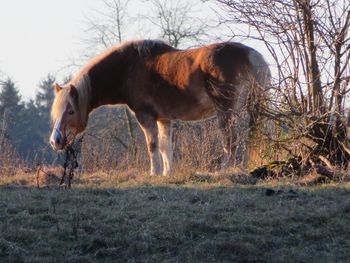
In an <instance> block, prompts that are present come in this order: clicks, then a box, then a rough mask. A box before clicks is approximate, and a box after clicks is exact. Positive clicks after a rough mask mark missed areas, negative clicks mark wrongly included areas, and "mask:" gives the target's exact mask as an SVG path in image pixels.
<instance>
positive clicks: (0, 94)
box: [0, 78, 24, 142]
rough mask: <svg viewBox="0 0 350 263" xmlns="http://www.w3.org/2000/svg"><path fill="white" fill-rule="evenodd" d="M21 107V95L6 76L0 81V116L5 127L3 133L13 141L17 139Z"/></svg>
mask: <svg viewBox="0 0 350 263" xmlns="http://www.w3.org/2000/svg"><path fill="white" fill-rule="evenodd" d="M23 108H24V107H23V104H22V103H21V96H20V95H19V91H18V89H17V88H16V86H15V83H14V82H13V81H12V80H11V79H10V78H7V79H6V80H5V81H3V82H2V83H1V90H0V118H1V119H2V121H3V122H4V123H6V127H7V128H6V131H4V133H5V134H6V136H7V137H8V138H10V139H11V140H12V141H13V142H16V141H18V140H19V138H18V136H16V135H17V133H18V132H19V128H20V119H21V116H22V113H23Z"/></svg>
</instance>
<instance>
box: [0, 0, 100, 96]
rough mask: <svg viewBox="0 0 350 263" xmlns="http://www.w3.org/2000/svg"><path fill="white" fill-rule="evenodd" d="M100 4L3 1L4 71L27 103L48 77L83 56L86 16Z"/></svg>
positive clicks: (0, 65) (0, 58) (0, 39)
mask: <svg viewBox="0 0 350 263" xmlns="http://www.w3.org/2000/svg"><path fill="white" fill-rule="evenodd" d="M99 3H101V2H100V1H98V0H60V1H55V0H0V71H2V72H4V73H5V74H6V75H8V76H9V77H11V78H13V80H15V83H16V84H17V86H18V88H19V89H20V92H21V94H22V96H23V97H24V98H25V99H28V98H29V97H33V96H34V94H35V90H36V88H37V86H38V83H39V81H40V80H41V79H42V78H43V77H45V76H46V75H47V74H48V73H54V74H57V73H58V74H59V73H60V72H62V71H63V70H62V68H64V67H65V66H66V65H67V64H68V63H69V59H70V58H71V57H72V56H74V55H75V54H76V53H77V52H79V48H80V44H79V40H80V39H81V38H82V37H83V30H84V15H86V14H87V13H88V12H89V10H91V8H96V7H97V5H98V4H99Z"/></svg>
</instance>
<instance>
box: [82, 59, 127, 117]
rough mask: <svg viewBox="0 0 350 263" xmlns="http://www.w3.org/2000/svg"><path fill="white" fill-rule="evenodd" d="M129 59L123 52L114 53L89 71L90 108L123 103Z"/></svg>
mask: <svg viewBox="0 0 350 263" xmlns="http://www.w3.org/2000/svg"><path fill="white" fill-rule="evenodd" d="M128 68H129V61H127V60H126V59H125V56H123V54H118V53H113V54H111V55H109V56H107V57H106V58H104V59H102V60H101V61H99V62H97V63H96V64H95V65H94V66H92V67H91V69H90V70H89V71H88V75H89V79H90V98H91V100H90V107H89V110H90V111H92V110H93V109H95V108H97V107H99V106H102V105H106V104H118V103H123V95H122V94H123V92H124V91H123V89H125V87H124V85H123V83H125V81H124V78H125V77H127V69H128Z"/></svg>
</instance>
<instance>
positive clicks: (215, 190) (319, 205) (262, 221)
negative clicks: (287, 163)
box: [0, 176, 350, 262]
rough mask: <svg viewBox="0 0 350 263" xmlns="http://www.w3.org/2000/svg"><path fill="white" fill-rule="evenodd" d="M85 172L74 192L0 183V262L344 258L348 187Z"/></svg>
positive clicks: (349, 241) (348, 241) (347, 256)
mask: <svg viewBox="0 0 350 263" xmlns="http://www.w3.org/2000/svg"><path fill="white" fill-rule="evenodd" d="M92 178H93V176H91V177H88V178H77V180H76V181H75V182H73V187H76V188H75V189H64V188H58V187H51V188H47V187H44V188H41V189H37V188H36V187H35V186H34V184H30V183H26V184H25V186H20V182H22V183H24V181H19V183H18V184H16V183H14V181H13V180H12V181H9V182H7V183H6V182H5V181H3V183H2V185H3V186H2V187H0V262H53V261H56V262H341V261H343V262H347V261H349V260H350V252H349V251H350V232H349V231H348V222H349V220H350V190H349V188H348V187H347V186H346V185H333V186H326V185H322V186H318V187H309V188H307V187H297V186H295V185H294V186H288V185H286V184H278V185H276V184H271V183H258V184H255V185H254V184H253V185H252V184H235V183H233V181H232V180H229V181H225V180H226V179H227V178H226V179H225V180H223V181H221V180H218V181H214V182H213V181H211V182H208V181H207V180H201V181H198V180H197V181H196V180H193V178H192V179H190V178H189V177H188V178H187V179H183V180H184V182H185V183H184V184H181V182H180V178H176V177H175V178H173V179H169V178H168V179H157V181H156V184H152V179H151V180H149V179H150V178H146V179H145V182H142V181H137V180H136V179H135V178H133V177H130V180H125V181H123V180H122V181H120V182H119V184H115V186H114V187H106V186H107V185H106V184H103V183H102V182H99V183H98V184H97V183H96V182H97V179H98V178H93V180H92ZM119 179H120V178H119ZM18 180H23V179H18ZM91 180H92V181H94V182H95V184H92V183H91ZM133 180H134V181H133ZM135 180H136V181H135ZM140 180H141V179H140ZM154 180H156V179H154ZM162 180H163V181H162ZM190 182H191V183H190ZM74 183H75V184H74ZM99 186H101V188H99Z"/></svg>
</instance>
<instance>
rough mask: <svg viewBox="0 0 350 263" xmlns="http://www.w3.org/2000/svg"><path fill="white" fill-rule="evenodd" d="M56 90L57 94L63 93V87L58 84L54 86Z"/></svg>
mask: <svg viewBox="0 0 350 263" xmlns="http://www.w3.org/2000/svg"><path fill="white" fill-rule="evenodd" d="M54 89H55V94H57V93H58V92H60V91H61V89H62V87H61V86H60V85H58V84H57V83H56V84H55V86H54Z"/></svg>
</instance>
